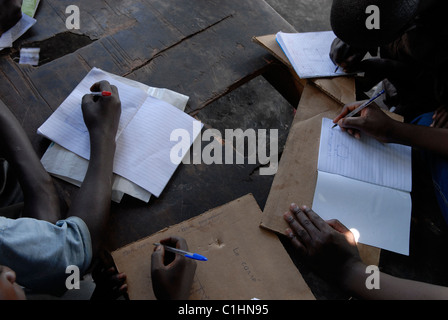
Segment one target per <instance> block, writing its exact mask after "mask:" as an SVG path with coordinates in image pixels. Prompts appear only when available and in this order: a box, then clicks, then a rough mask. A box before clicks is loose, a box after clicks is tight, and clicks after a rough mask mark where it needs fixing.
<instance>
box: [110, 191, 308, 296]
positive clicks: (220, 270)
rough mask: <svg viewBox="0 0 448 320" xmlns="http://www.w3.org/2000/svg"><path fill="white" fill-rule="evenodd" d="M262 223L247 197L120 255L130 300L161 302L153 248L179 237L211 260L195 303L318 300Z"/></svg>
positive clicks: (201, 271)
mask: <svg viewBox="0 0 448 320" xmlns="http://www.w3.org/2000/svg"><path fill="white" fill-rule="evenodd" d="M260 217H261V210H260V208H259V207H258V204H257V202H256V201H255V199H254V198H253V196H252V195H247V196H244V197H242V198H240V199H237V200H235V201H233V202H230V203H228V204H226V205H224V206H222V207H219V208H216V209H213V210H210V211H208V212H206V213H204V214H202V215H200V216H198V217H196V218H193V219H191V220H188V221H185V222H183V223H181V224H178V225H176V226H173V227H170V228H168V229H165V230H162V231H160V232H158V233H156V234H154V235H152V236H150V237H148V238H146V239H143V240H140V241H138V242H136V243H133V244H131V245H129V246H126V247H124V248H121V249H119V250H117V251H114V252H113V253H112V257H113V258H114V261H115V264H116V266H117V268H118V270H119V271H120V272H125V273H126V275H127V284H128V293H129V297H130V299H131V300H152V299H155V296H154V293H153V291H152V282H151V254H152V252H153V250H154V246H153V243H155V242H159V241H160V240H161V239H163V238H166V237H169V236H172V235H177V236H181V237H183V238H185V239H186V240H187V243H188V246H189V250H190V251H193V252H196V253H198V254H201V255H204V256H206V257H207V258H208V261H207V262H198V265H197V269H196V274H195V279H194V283H193V288H192V291H191V296H190V300H207V299H212V300H247V301H248V300H251V299H253V298H257V299H260V300H299V299H306V300H314V299H315V297H314V295H313V294H312V293H311V291H310V289H309V287H308V285H307V284H306V283H305V281H304V280H303V278H302V276H301V274H300V272H299V271H298V269H297V268H296V266H295V265H294V263H293V262H292V260H291V259H290V257H289V255H288V253H287V252H286V250H285V249H284V248H283V245H282V244H281V242H280V240H279V239H278V237H277V236H276V235H275V234H274V233H272V232H270V231H267V230H264V229H263V228H260V227H259V222H260Z"/></svg>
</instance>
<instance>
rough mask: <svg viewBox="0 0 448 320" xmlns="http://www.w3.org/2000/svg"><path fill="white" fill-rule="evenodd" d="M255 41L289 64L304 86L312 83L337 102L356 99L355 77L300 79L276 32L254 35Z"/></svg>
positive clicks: (342, 102)
mask: <svg viewBox="0 0 448 320" xmlns="http://www.w3.org/2000/svg"><path fill="white" fill-rule="evenodd" d="M253 41H254V42H255V43H257V44H258V45H260V46H262V47H263V48H265V49H266V50H268V51H269V52H270V53H271V54H272V55H273V56H274V57H276V58H277V59H278V60H279V61H281V62H282V63H284V64H285V65H286V66H288V67H289V68H290V70H291V73H292V74H293V75H294V77H295V78H296V80H297V81H298V82H299V83H300V84H301V85H302V86H306V84H307V83H311V84H313V85H315V86H317V87H318V88H319V89H321V90H322V91H323V92H325V93H326V94H327V95H328V96H330V97H331V98H332V99H334V100H335V101H336V102H337V103H341V104H348V103H351V102H353V101H354V100H353V94H354V92H355V80H354V78H353V77H335V78H323V79H311V80H310V81H307V80H305V79H300V78H299V77H298V75H297V73H296V72H295V71H294V68H293V67H292V65H291V63H290V62H289V60H288V58H287V57H286V55H285V53H284V52H283V50H282V48H280V46H279V44H278V43H277V40H276V39H275V35H274V34H272V35H265V36H260V37H254V38H253Z"/></svg>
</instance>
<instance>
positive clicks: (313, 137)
mask: <svg viewBox="0 0 448 320" xmlns="http://www.w3.org/2000/svg"><path fill="white" fill-rule="evenodd" d="M353 95H354V94H353ZM352 101H355V97H354V96H353V97H352ZM341 108H342V106H341V104H340V103H337V102H336V101H335V100H334V99H331V98H330V97H329V96H327V95H325V94H322V92H321V91H320V90H319V89H318V88H316V87H315V86H313V85H307V86H306V87H305V89H304V91H303V94H302V97H301V100H300V104H299V107H298V109H297V113H296V116H295V118H294V121H293V124H292V126H291V129H290V132H289V136H288V139H287V142H286V146H285V149H284V152H283V155H282V158H281V160H280V163H279V168H278V172H277V174H276V176H275V178H274V181H273V184H272V187H271V191H270V193H269V196H268V199H267V202H266V206H265V208H264V212H263V216H262V220H261V226H262V227H264V228H267V229H269V230H272V231H274V232H277V233H281V234H283V233H284V231H285V229H286V228H287V224H286V222H285V221H284V219H283V214H284V213H285V212H286V211H287V210H288V208H289V205H290V204H291V203H297V204H298V205H307V206H309V207H312V205H313V198H314V191H315V189H316V183H317V161H318V157H319V143H320V131H321V124H322V118H323V117H327V118H330V119H333V118H334V117H336V116H337V115H338V114H339V113H340V112H341ZM317 214H319V212H317ZM358 247H359V249H360V254H361V257H362V258H363V260H364V262H365V263H367V264H369V265H378V263H379V255H380V249H377V248H373V247H369V246H366V245H363V244H359V245H358Z"/></svg>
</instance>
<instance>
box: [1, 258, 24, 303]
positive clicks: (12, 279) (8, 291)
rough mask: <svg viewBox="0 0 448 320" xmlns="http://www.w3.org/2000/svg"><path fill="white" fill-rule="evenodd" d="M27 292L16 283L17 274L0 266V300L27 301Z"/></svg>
mask: <svg viewBox="0 0 448 320" xmlns="http://www.w3.org/2000/svg"><path fill="white" fill-rule="evenodd" d="M25 299H26V297H25V292H24V291H23V289H22V287H21V286H19V285H18V284H17V283H16V273H15V272H14V271H12V270H11V269H10V268H8V267H5V266H0V300H25Z"/></svg>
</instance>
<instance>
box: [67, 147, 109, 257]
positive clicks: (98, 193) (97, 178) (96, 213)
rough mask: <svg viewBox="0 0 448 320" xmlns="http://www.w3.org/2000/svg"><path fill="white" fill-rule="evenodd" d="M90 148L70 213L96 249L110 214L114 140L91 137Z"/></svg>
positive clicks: (95, 249)
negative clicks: (85, 171)
mask: <svg viewBox="0 0 448 320" xmlns="http://www.w3.org/2000/svg"><path fill="white" fill-rule="evenodd" d="M92 140H93V139H91V145H92V148H91V149H92V151H91V156H90V161H89V167H88V169H87V173H86V176H85V178H84V181H83V183H82V185H81V188H80V189H79V191H78V193H77V195H76V198H75V200H74V201H73V203H72V205H71V207H70V211H69V216H77V217H80V218H81V219H83V220H84V222H85V223H86V224H87V226H88V227H89V230H90V233H91V237H92V246H93V250H94V252H97V250H98V248H99V246H100V243H101V240H102V236H103V231H104V227H105V225H106V223H107V219H108V216H109V214H110V205H111V192H112V178H113V161H114V154H115V148H116V146H115V141H114V140H113V139H104V140H103V141H102V142H99V143H98V142H96V141H92Z"/></svg>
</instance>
